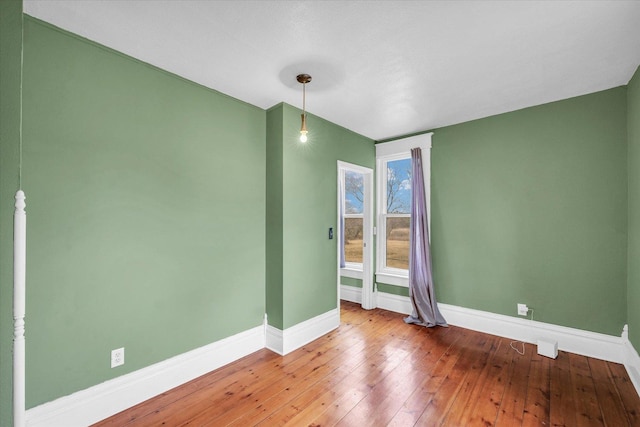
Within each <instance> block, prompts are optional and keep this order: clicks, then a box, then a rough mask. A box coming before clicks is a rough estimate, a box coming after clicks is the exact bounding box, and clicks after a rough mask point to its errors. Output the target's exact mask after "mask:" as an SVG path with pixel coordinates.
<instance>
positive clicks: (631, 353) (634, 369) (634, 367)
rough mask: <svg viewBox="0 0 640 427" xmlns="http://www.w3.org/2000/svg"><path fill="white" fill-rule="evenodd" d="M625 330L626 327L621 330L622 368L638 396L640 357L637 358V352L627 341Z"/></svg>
mask: <svg viewBox="0 0 640 427" xmlns="http://www.w3.org/2000/svg"><path fill="white" fill-rule="evenodd" d="M627 328H628V327H627V325H624V329H623V330H622V341H623V343H624V344H623V348H624V367H625V368H626V369H627V373H628V374H629V378H631V382H632V383H633V386H634V387H635V388H636V391H637V392H638V395H639V396H640V356H638V352H637V351H636V349H635V348H634V347H633V344H631V342H630V341H629V334H628V330H627Z"/></svg>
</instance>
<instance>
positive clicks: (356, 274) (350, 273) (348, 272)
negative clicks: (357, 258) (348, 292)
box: [340, 267, 362, 280]
mask: <svg viewBox="0 0 640 427" xmlns="http://www.w3.org/2000/svg"><path fill="white" fill-rule="evenodd" d="M340 276H342V277H350V278H352V279H360V280H362V269H356V268H349V267H345V268H341V269H340Z"/></svg>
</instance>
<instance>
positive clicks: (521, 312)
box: [518, 304, 529, 316]
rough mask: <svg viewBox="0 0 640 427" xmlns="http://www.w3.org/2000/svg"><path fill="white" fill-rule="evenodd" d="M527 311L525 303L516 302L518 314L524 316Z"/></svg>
mask: <svg viewBox="0 0 640 427" xmlns="http://www.w3.org/2000/svg"><path fill="white" fill-rule="evenodd" d="M527 313H529V307H527V304H518V315H519V316H526V315H527Z"/></svg>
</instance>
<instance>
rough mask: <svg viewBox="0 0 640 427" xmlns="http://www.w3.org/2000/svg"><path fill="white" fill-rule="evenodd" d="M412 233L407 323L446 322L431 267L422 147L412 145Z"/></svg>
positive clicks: (424, 324)
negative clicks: (409, 307) (409, 311)
mask: <svg viewBox="0 0 640 427" xmlns="http://www.w3.org/2000/svg"><path fill="white" fill-rule="evenodd" d="M410 224H411V225H410V235H409V297H410V299H411V305H412V306H413V313H412V314H411V316H409V317H406V318H405V319H404V321H405V322H406V323H415V324H417V325H422V326H428V327H432V326H436V325H440V326H447V322H446V320H444V317H442V314H441V313H440V310H439V309H438V303H437V302H436V295H435V291H434V289H433V273H432V270H431V248H430V247H429V228H428V224H429V221H428V218H427V200H426V197H425V191H424V178H423V171H422V149H421V148H412V149H411V223H410Z"/></svg>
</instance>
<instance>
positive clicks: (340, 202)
mask: <svg viewBox="0 0 640 427" xmlns="http://www.w3.org/2000/svg"><path fill="white" fill-rule="evenodd" d="M338 211H339V216H340V220H339V221H340V224H338V226H339V227H340V268H344V266H345V254H344V171H341V172H340V182H339V183H338Z"/></svg>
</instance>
